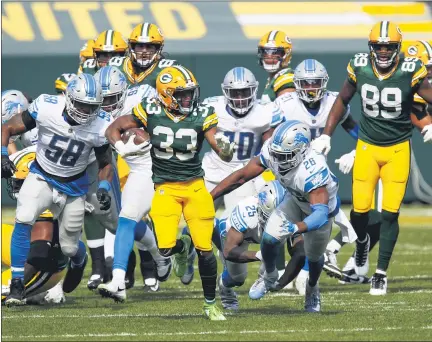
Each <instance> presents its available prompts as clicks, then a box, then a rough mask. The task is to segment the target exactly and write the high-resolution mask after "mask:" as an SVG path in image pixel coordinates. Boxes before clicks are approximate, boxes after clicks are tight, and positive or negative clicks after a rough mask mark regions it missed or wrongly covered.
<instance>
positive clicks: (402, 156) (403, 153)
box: [352, 139, 411, 213]
mask: <svg viewBox="0 0 432 342" xmlns="http://www.w3.org/2000/svg"><path fill="white" fill-rule="evenodd" d="M410 158H411V148H410V142H409V141H405V142H402V143H400V144H396V145H392V146H375V145H371V144H368V143H366V142H364V141H362V140H360V139H359V140H358V142H357V149H356V157H355V162H354V172H353V189H352V194H353V207H354V211H355V212H358V213H365V212H368V211H369V210H370V209H371V205H372V200H373V196H374V191H375V187H376V185H377V183H378V180H379V179H380V178H381V181H382V184H383V201H382V209H383V210H386V211H389V212H392V213H397V212H399V208H400V206H401V203H402V200H403V198H404V195H405V191H406V187H407V183H408V177H409V171H410Z"/></svg>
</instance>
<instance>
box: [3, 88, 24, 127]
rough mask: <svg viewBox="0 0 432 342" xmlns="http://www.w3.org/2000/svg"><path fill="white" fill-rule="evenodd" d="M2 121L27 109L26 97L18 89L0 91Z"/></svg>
mask: <svg viewBox="0 0 432 342" xmlns="http://www.w3.org/2000/svg"><path fill="white" fill-rule="evenodd" d="M1 100H2V123H5V122H6V121H8V120H10V118H12V117H13V116H14V115H16V114H19V113H22V112H24V111H25V110H27V109H28V106H29V103H28V100H27V98H26V97H25V96H24V94H23V93H22V92H20V91H19V90H5V91H2V93H1Z"/></svg>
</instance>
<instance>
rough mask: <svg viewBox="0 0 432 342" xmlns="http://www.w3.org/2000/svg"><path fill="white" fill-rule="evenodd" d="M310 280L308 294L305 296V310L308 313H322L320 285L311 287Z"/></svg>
mask: <svg viewBox="0 0 432 342" xmlns="http://www.w3.org/2000/svg"><path fill="white" fill-rule="evenodd" d="M308 280H309V279H307V280H306V294H305V310H306V311H307V312H320V311H321V293H320V290H319V285H318V283H317V284H316V285H315V286H314V287H311V286H309V281H308Z"/></svg>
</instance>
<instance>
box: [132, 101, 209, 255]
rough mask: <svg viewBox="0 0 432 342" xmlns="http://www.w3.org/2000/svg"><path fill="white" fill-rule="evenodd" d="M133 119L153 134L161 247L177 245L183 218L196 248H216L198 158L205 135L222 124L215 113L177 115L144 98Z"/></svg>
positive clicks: (155, 200) (155, 217) (154, 216)
mask: <svg viewBox="0 0 432 342" xmlns="http://www.w3.org/2000/svg"><path fill="white" fill-rule="evenodd" d="M132 115H133V116H134V118H135V119H136V121H137V122H138V123H139V125H140V126H141V127H144V128H145V129H146V130H147V132H148V133H149V134H150V137H151V143H152V149H151V152H150V153H151V158H152V163H153V166H152V171H153V181H154V183H155V190H156V192H155V195H154V197H153V202H152V209H151V211H150V216H151V218H152V220H153V223H154V225H155V229H156V233H157V239H158V246H159V248H171V247H173V246H174V245H175V244H176V238H177V230H178V224H179V221H180V218H181V215H182V214H184V217H185V220H186V222H187V224H188V227H189V229H190V233H191V236H192V239H193V241H194V244H195V247H196V248H198V249H200V250H202V251H210V250H211V249H212V244H211V236H212V231H213V219H214V215H215V212H214V206H213V199H212V197H211V195H210V194H209V192H208V191H207V189H206V187H205V184H204V180H203V176H204V171H203V169H202V164H201V158H200V156H199V153H200V150H201V148H202V144H203V141H204V139H205V137H204V134H205V132H206V131H208V130H209V129H211V128H212V127H215V126H216V125H217V123H218V119H217V115H216V113H215V112H214V108H213V107H211V106H208V105H199V106H198V107H197V108H196V109H195V110H194V111H193V112H192V113H191V114H189V115H181V116H177V115H173V114H172V113H170V112H169V111H168V110H166V109H165V108H164V107H163V106H161V105H160V104H158V103H157V102H156V100H155V99H147V98H145V99H144V100H143V101H142V102H141V103H140V104H139V105H137V106H136V107H134V109H133V111H132Z"/></svg>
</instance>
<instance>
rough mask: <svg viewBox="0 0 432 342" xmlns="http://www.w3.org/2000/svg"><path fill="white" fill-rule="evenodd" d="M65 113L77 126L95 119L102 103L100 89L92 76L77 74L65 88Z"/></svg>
mask: <svg viewBox="0 0 432 342" xmlns="http://www.w3.org/2000/svg"><path fill="white" fill-rule="evenodd" d="M65 95H66V96H65V98H66V112H67V114H68V116H69V117H70V118H71V119H72V120H73V121H75V122H76V123H77V124H79V125H87V124H89V123H90V122H92V121H93V120H94V119H96V117H97V115H98V113H99V110H100V107H101V105H102V102H103V96H102V87H101V85H100V84H99V82H97V81H96V80H95V78H94V77H93V75H90V74H85V73H82V74H79V75H77V76H75V77H74V78H73V79H72V80H71V81H70V82H69V83H68V85H67V88H66V94H65Z"/></svg>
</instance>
